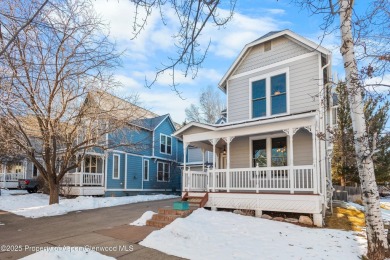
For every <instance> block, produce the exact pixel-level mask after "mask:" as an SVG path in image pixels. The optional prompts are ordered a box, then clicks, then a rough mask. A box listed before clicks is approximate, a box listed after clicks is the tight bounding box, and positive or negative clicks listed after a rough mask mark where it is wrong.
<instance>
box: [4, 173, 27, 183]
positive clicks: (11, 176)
mask: <svg viewBox="0 0 390 260" xmlns="http://www.w3.org/2000/svg"><path fill="white" fill-rule="evenodd" d="M24 178H25V177H24V173H23V172H18V173H9V172H8V173H0V182H8V181H18V179H24Z"/></svg>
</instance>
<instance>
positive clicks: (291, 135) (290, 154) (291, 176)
mask: <svg viewBox="0 0 390 260" xmlns="http://www.w3.org/2000/svg"><path fill="white" fill-rule="evenodd" d="M298 130H299V128H289V129H286V130H283V132H285V133H286V134H287V135H288V141H289V143H288V152H287V155H288V162H289V175H288V176H289V180H290V193H291V194H294V187H295V183H294V181H295V179H294V177H295V176H294V135H295V133H296V132H297V131H298Z"/></svg>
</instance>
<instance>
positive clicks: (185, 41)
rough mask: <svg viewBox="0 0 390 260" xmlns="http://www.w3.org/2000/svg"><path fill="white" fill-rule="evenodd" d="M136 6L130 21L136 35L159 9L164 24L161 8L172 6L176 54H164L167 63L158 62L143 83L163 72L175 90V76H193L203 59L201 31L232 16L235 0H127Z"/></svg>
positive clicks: (203, 47) (222, 22) (204, 55)
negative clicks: (166, 56)
mask: <svg viewBox="0 0 390 260" xmlns="http://www.w3.org/2000/svg"><path fill="white" fill-rule="evenodd" d="M129 1H130V2H132V3H133V4H134V5H135V7H136V12H135V16H134V21H133V34H134V38H136V37H137V36H138V35H139V34H140V33H142V30H144V29H145V27H146V25H147V21H148V18H149V17H150V16H151V15H152V12H159V14H160V17H161V21H162V22H163V23H164V25H166V19H165V15H164V13H165V12H164V11H165V9H166V8H170V9H173V10H174V12H175V14H176V16H177V18H178V24H179V25H178V26H179V29H178V31H177V32H176V33H175V34H174V35H172V40H173V42H174V44H175V47H176V50H175V51H176V55H175V56H172V57H168V60H169V62H168V63H166V64H164V63H162V64H161V67H160V68H157V69H156V75H155V78H154V79H153V80H152V81H151V82H148V81H146V86H148V87H150V86H151V85H153V84H154V83H155V82H156V81H157V79H158V77H159V76H160V75H162V74H164V73H165V72H167V73H171V76H172V84H171V87H172V89H173V90H175V91H176V92H177V93H179V92H178V90H177V89H176V87H177V83H176V81H175V75H176V74H178V73H182V74H184V76H185V77H187V76H191V77H192V78H195V77H196V75H197V73H198V69H199V67H200V65H201V64H202V63H203V61H204V60H205V58H206V55H207V51H208V48H209V45H207V46H201V45H200V37H201V32H202V31H203V30H204V29H205V27H206V26H216V27H223V26H224V25H225V24H227V23H228V22H229V21H230V20H231V18H232V17H233V11H234V8H235V4H236V0H229V1H225V2H224V1H220V0H211V1H210V0H199V1H198V0H188V1H176V0H168V1H167V0H142V1H139V0H129ZM221 6H223V7H225V8H228V12H221V10H220V9H219V8H220V7H221Z"/></svg>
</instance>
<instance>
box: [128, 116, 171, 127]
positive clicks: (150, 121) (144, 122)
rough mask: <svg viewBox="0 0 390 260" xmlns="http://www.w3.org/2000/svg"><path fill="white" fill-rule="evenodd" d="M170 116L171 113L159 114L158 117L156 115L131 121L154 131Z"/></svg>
mask: <svg viewBox="0 0 390 260" xmlns="http://www.w3.org/2000/svg"><path fill="white" fill-rule="evenodd" d="M168 116H169V114H166V115H162V116H157V117H154V118H144V119H136V120H133V121H131V123H132V124H134V125H136V126H140V127H142V128H146V129H148V130H150V131H153V130H154V129H156V127H157V126H158V125H160V124H161V122H162V121H164V120H165V118H167V117H168Z"/></svg>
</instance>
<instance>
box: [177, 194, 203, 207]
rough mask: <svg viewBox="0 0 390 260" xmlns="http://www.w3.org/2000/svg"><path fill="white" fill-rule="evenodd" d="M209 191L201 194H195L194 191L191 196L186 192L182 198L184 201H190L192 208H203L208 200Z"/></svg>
mask: <svg viewBox="0 0 390 260" xmlns="http://www.w3.org/2000/svg"><path fill="white" fill-rule="evenodd" d="M208 198H209V197H208V193H207V192H206V193H202V194H199V196H194V194H193V193H192V194H191V196H190V195H189V194H188V192H186V193H185V194H184V196H183V198H182V201H188V203H189V204H190V207H192V208H202V207H204V205H206V203H207V200H208Z"/></svg>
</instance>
